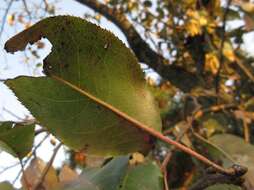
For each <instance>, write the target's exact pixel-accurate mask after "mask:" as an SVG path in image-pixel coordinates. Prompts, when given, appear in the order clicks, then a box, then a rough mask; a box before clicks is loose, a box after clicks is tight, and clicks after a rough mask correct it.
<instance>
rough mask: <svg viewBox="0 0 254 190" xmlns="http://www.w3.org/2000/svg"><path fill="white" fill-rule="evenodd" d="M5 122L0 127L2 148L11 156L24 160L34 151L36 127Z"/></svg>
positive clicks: (0, 146)
mask: <svg viewBox="0 0 254 190" xmlns="http://www.w3.org/2000/svg"><path fill="white" fill-rule="evenodd" d="M13 125H14V124H13V123H12V122H5V123H2V125H0V148H1V149H2V150H3V151H6V152H8V153H9V154H11V155H13V156H15V157H18V158H23V157H24V156H26V155H27V154H28V153H29V151H30V150H31V149H32V145H33V139H34V125H26V126H24V125H20V124H15V126H14V127H13Z"/></svg>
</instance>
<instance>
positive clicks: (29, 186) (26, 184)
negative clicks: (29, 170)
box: [19, 160, 31, 190]
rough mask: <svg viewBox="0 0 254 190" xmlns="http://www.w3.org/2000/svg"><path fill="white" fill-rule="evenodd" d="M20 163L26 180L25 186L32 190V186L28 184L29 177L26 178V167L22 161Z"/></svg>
mask: <svg viewBox="0 0 254 190" xmlns="http://www.w3.org/2000/svg"><path fill="white" fill-rule="evenodd" d="M19 163H20V166H21V172H22V174H23V177H24V178H23V179H24V183H25V186H26V187H27V188H28V190H30V189H31V185H30V184H29V183H28V180H27V176H26V173H25V170H24V165H23V163H22V160H19Z"/></svg>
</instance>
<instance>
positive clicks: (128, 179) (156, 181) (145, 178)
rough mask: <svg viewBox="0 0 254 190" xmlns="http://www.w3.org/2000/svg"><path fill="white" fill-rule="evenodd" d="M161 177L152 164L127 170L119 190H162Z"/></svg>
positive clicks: (157, 168)
mask: <svg viewBox="0 0 254 190" xmlns="http://www.w3.org/2000/svg"><path fill="white" fill-rule="evenodd" d="M162 189H163V176H162V173H161V171H160V168H159V167H158V166H157V165H156V164H155V163H153V162H148V163H145V164H141V165H138V166H136V167H134V168H131V169H129V171H128V172H127V174H126V176H125V177H124V180H123V184H122V187H121V188H120V190H162Z"/></svg>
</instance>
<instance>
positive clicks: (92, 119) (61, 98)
mask: <svg viewBox="0 0 254 190" xmlns="http://www.w3.org/2000/svg"><path fill="white" fill-rule="evenodd" d="M42 37H45V38H47V39H48V40H49V41H50V42H51V43H52V45H53V48H52V52H51V53H50V55H49V56H48V57H47V58H46V59H45V60H44V72H45V73H46V74H47V75H48V76H49V77H39V78H32V77H19V78H17V79H14V80H8V81H7V82H6V84H7V85H8V86H9V87H10V88H11V89H12V90H13V91H14V92H15V94H16V95H17V96H18V98H19V99H20V100H21V101H22V103H23V104H24V105H25V106H26V107H27V108H28V109H29V110H30V111H31V113H32V114H33V115H34V116H35V117H36V119H37V120H38V121H39V122H40V123H41V124H42V125H43V126H45V127H47V128H48V129H49V131H51V132H52V133H53V134H54V135H56V136H57V137H59V138H60V139H61V140H62V141H63V142H64V143H65V144H66V145H68V146H70V147H72V148H74V149H79V150H85V151H86V152H88V153H92V154H97V155H119V154H126V153H129V152H136V151H144V150H147V149H148V148H149V147H150V143H149V137H148V135H146V134H145V133H144V132H143V131H141V130H138V129H136V128H135V127H133V126H134V125H133V123H131V122H129V121H127V120H126V118H123V117H122V116H119V115H118V114H116V113H115V112H114V111H112V110H111V109H108V108H107V107H105V106H103V105H102V104H100V103H98V101H95V100H94V99H92V98H91V96H90V97H89V96H86V95H84V93H88V94H90V95H92V96H93V97H95V98H96V99H99V100H102V101H103V102H106V103H107V104H108V105H110V106H113V107H114V108H116V109H117V110H120V111H121V112H123V113H125V114H127V115H128V116H130V117H132V118H134V119H135V120H137V121H139V122H141V123H144V124H146V125H147V126H149V127H151V128H153V129H155V130H157V131H160V130H161V120H160V116H159V112H158V109H157V107H156V105H155V102H154V99H153V97H152V95H151V93H150V92H149V90H148V88H147V87H146V85H145V81H144V76H143V73H142V71H141V69H140V67H139V65H138V63H137V60H136V58H135V56H134V55H133V54H132V52H131V51H130V50H129V49H128V48H127V47H126V46H125V45H124V44H123V43H122V42H121V41H120V40H118V39H117V38H116V37H115V36H114V35H113V34H112V33H110V32H108V31H106V30H103V29H101V28H99V27H98V26H96V25H94V24H91V23H89V22H87V21H85V20H82V19H80V18H77V17H71V16H57V17H51V18H47V19H44V20H42V21H40V22H38V23H37V24H35V25H34V26H32V27H30V28H29V29H27V30H25V31H23V32H21V33H19V34H18V35H16V36H14V37H13V38H11V39H10V40H9V41H8V42H7V43H6V44H5V48H6V50H7V51H9V52H15V51H17V50H23V49H24V48H25V46H26V45H27V43H34V42H36V41H38V40H39V39H41V38H42ZM51 77H52V78H51Z"/></svg>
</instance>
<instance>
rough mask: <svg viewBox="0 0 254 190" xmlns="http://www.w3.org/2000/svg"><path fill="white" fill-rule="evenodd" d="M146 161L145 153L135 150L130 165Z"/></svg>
mask: <svg viewBox="0 0 254 190" xmlns="http://www.w3.org/2000/svg"><path fill="white" fill-rule="evenodd" d="M144 161H145V157H144V156H143V154H140V153H138V152H135V153H133V154H132V159H130V160H129V164H130V165H135V164H140V163H143V162H144Z"/></svg>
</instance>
